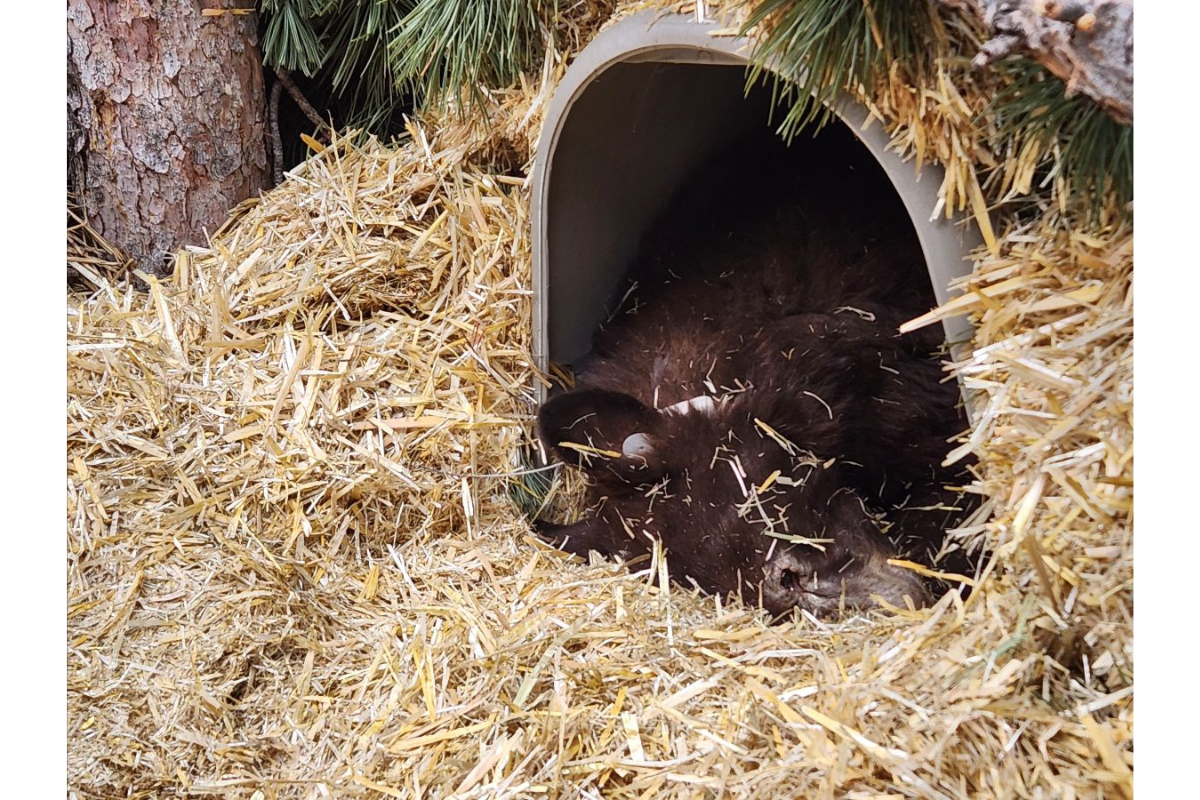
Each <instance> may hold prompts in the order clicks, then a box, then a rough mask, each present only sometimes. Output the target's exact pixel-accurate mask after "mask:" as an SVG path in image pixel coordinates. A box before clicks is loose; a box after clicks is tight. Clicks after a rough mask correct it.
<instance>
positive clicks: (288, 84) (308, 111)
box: [275, 69, 332, 131]
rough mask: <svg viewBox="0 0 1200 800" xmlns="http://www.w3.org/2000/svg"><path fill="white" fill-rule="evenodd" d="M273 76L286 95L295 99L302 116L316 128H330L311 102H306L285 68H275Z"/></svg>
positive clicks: (325, 129)
mask: <svg viewBox="0 0 1200 800" xmlns="http://www.w3.org/2000/svg"><path fill="white" fill-rule="evenodd" d="M275 77H276V78H278V79H279V83H280V85H282V86H283V88H284V89H286V90H287V93H288V95H290V96H291V98H292V100H294V101H296V105H298V106H300V110H301V111H303V112H304V116H306V117H308V118H309V119H310V120H312V123H313V124H314V125H316V126H317V130H322V131H328V130H332V128H330V127H329V123H328V122H326V121H325V120H323V119H321V115H320V113H318V111H317V110H316V109H315V108H313V106H312V103H310V102H308V100H307V98H305V96H304V95H303V94H301V93H300V89H299V88H297V86H296V84H295V83H294V82H293V81H292V77H291V76H290V75H289V74H288V72H287V70H285V69H277V70H275Z"/></svg>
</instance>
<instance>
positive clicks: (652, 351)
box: [538, 140, 965, 615]
mask: <svg viewBox="0 0 1200 800" xmlns="http://www.w3.org/2000/svg"><path fill="white" fill-rule="evenodd" d="M818 142H820V140H818ZM856 146H857V145H856V143H853V142H845V141H834V142H833V143H832V144H821V145H819V146H817V147H816V149H817V152H816V153H815V154H814V145H812V144H810V145H809V146H808V148H807V149H806V151H805V152H804V153H803V156H802V157H803V160H802V161H799V162H798V163H797V164H789V163H788V162H789V161H790V160H792V159H794V158H795V156H794V155H786V156H780V155H779V154H777V153H774V154H771V155H770V156H769V157H764V160H763V163H762V164H757V165H756V164H749V165H748V164H747V163H746V157H745V153H744V152H743V153H741V154H740V155H739V156H738V158H737V160H736V161H730V160H729V159H728V157H727V158H726V159H724V160H722V161H718V162H717V164H716V165H714V166H711V167H709V168H708V169H707V170H706V171H705V172H704V173H703V175H702V177H700V178H699V179H697V180H696V181H694V182H693V183H692V184H691V185H690V186H689V187H688V188H687V189H686V190H685V192H684V193H682V194H681V196H680V197H679V198H677V199H676V201H675V202H674V203H673V205H672V207H671V208H670V209H669V210H668V212H667V213H666V214H665V215H664V216H663V217H662V218H661V219H660V220H659V221H658V222H657V223H656V224H655V226H654V227H653V228H652V229H651V230H650V231H649V233H648V234H647V235H646V236H645V237H644V238H643V241H642V246H641V250H640V253H639V257H638V259H637V261H636V263H635V264H634V265H633V267H632V269H631V270H630V279H631V280H632V281H635V282H636V288H635V289H634V290H633V291H631V292H629V293H627V294H624V304H623V305H622V307H620V308H619V309H618V310H617V312H616V313H615V314H614V315H613V316H612V317H611V319H610V321H609V323H608V324H606V325H605V326H603V327H602V328H601V329H600V330H599V331H598V332H597V333H596V335H595V337H594V342H593V345H594V346H593V352H592V355H591V356H590V357H589V359H588V360H587V362H586V363H585V364H584V365H583V366H582V368H581V371H580V373H579V375H578V381H577V385H576V387H575V388H574V390H572V391H570V392H566V393H562V394H559V395H557V396H555V397H553V398H551V399H550V400H549V401H548V402H546V403H545V404H544V405H543V406H542V408H541V409H540V411H539V415H538V428H539V435H540V436H541V439H542V441H543V442H544V444H545V445H546V446H547V447H548V448H550V449H551V450H553V451H554V452H555V453H556V454H557V455H558V456H559V457H560V458H561V459H562V460H563V461H565V462H567V463H569V464H575V465H577V466H579V467H581V468H582V469H584V470H585V472H586V473H587V475H588V476H589V478H590V483H591V488H590V500H591V501H592V502H593V503H594V504H595V505H596V506H597V508H596V510H595V512H594V513H593V515H592V516H591V517H590V518H588V519H586V520H584V521H582V522H579V523H576V524H574V525H568V526H554V525H550V524H548V523H539V532H540V533H541V534H542V535H543V536H545V537H547V538H549V539H551V540H552V541H554V542H555V543H557V544H558V545H559V546H560V547H562V548H563V549H566V550H568V551H571V552H575V553H580V554H586V552H587V551H589V550H596V551H598V552H600V553H602V554H605V555H610V556H619V557H621V558H624V559H631V558H635V557H637V556H639V555H644V554H646V553H648V552H650V550H651V548H652V546H653V539H655V538H658V539H661V540H662V542H663V546H664V549H665V550H666V552H667V553H668V564H669V568H670V572H671V576H672V578H673V579H674V580H675V581H677V582H679V583H680V584H682V585H685V586H688V585H695V586H697V587H699V588H700V589H702V590H704V591H706V592H712V593H732V594H739V593H740V594H741V595H742V596H743V597H744V598H745V599H746V600H748V601H751V602H760V603H761V604H762V605H763V606H764V607H765V608H767V609H768V610H770V611H772V612H774V613H776V614H780V613H785V612H787V611H788V610H790V609H791V608H793V607H796V606H799V607H802V608H806V609H808V610H810V611H812V612H813V613H815V614H819V615H829V614H832V613H835V612H837V611H839V610H840V609H845V608H867V607H870V606H872V605H874V604H875V601H874V600H873V599H872V595H877V596H880V597H882V598H883V599H884V600H886V601H887V602H889V603H892V604H895V605H903V604H904V598H905V597H907V598H909V599H911V600H912V601H913V602H914V603H915V604H917V605H920V604H922V603H924V602H927V601H928V600H929V598H930V594H929V590H928V587H927V585H926V584H925V583H924V582H923V581H922V580H921V579H920V578H918V577H917V576H916V575H915V574H914V573H913V572H911V571H909V570H905V569H902V568H899V567H895V566H891V565H889V564H888V563H887V560H888V559H889V558H894V557H897V556H907V557H912V558H914V559H916V560H918V561H922V562H924V563H931V562H932V559H933V556H934V555H935V554H936V553H937V551H938V549H939V546H940V545H941V541H942V538H943V535H944V530H945V527H946V526H947V524H949V523H952V522H953V521H954V519H956V518H957V517H958V516H960V515H956V514H955V513H954V512H947V511H929V510H925V511H918V510H915V509H918V508H927V507H931V506H946V505H952V504H953V503H954V502H956V501H957V502H959V504H960V505H961V504H962V503H961V498H960V497H959V496H958V495H957V494H955V493H953V492H949V491H947V489H946V486H947V485H949V484H954V483H957V482H961V480H962V476H961V475H959V474H958V473H956V472H952V471H949V470H946V469H943V468H941V467H940V466H939V465H940V463H941V461H942V460H943V458H944V457H945V454H946V452H947V450H948V449H949V445H948V444H947V440H948V439H949V438H951V437H952V436H953V435H954V434H956V433H958V432H959V431H960V429H961V428H963V427H964V426H965V422H964V420H963V419H962V417H961V414H960V412H959V410H958V400H959V395H958V388H957V386H956V384H954V383H953V382H945V381H944V377H945V376H944V373H943V371H942V368H941V366H940V364H939V359H938V347H939V345H940V341H939V338H938V335H937V334H938V333H940V331H934V330H926V331H923V332H921V333H919V334H916V335H909V336H900V335H899V334H898V333H897V328H898V326H899V325H900V323H901V322H903V321H905V320H906V319H909V318H911V317H913V316H915V315H917V314H920V313H923V312H924V311H926V310H928V308H929V307H930V305H931V303H932V296H931V292H930V288H929V279H928V273H927V271H926V269H925V265H924V261H923V259H922V256H921V253H920V249H919V247H918V245H917V242H916V240H915V236H914V233H913V231H912V227H911V224H910V223H909V222H908V219H907V216H906V215H905V213H904V211H903V209H902V208H900V207H899V203H898V200H897V199H896V197H895V194H894V191H891V190H890V189H889V188H888V187H887V186H886V184H884V185H883V186H880V184H879V183H878V181H879V178H880V175H879V174H877V173H874V172H872V171H871V170H870V169H867V168H864V167H863V165H862V164H861V162H859V166H858V169H857V170H850V169H846V166H845V165H846V163H847V161H848V159H851V158H853V156H852V155H851V153H852V149H853V148H854V147H856ZM822 147H823V148H824V150H822V149H821V148H822ZM847 148H849V149H847ZM722 163H724V164H734V165H735V166H733V167H732V168H730V167H722V166H720V164H722ZM794 166H795V167H797V169H793V167H794ZM868 166H869V165H868ZM748 172H749V174H750V175H751V176H752V177H751V178H750V179H747V178H746V177H745V176H746V175H747V173H748ZM764 175H766V176H770V180H766V181H764V180H763V178H762V176H764ZM881 189H882V191H881ZM880 515H883V516H885V517H887V518H888V519H889V520H891V521H894V522H895V525H894V526H893V527H892V529H891V531H890V537H889V536H886V535H884V534H883V533H881V532H880V530H879V528H878V527H877V523H876V520H877V518H878V517H879V516H880Z"/></svg>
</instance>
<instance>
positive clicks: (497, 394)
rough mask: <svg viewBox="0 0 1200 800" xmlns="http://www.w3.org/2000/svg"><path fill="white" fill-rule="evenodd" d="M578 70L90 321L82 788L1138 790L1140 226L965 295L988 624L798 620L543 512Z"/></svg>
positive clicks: (350, 178)
mask: <svg viewBox="0 0 1200 800" xmlns="http://www.w3.org/2000/svg"><path fill="white" fill-rule="evenodd" d="M560 69H561V67H560V66H555V65H554V64H552V63H548V65H547V67H546V70H545V72H544V74H543V75H542V76H541V79H540V80H537V81H533V79H531V83H530V85H528V86H521V87H516V88H514V89H512V90H511V91H509V92H506V93H500V94H497V95H495V96H494V97H493V100H494V104H493V107H492V109H491V123H490V125H484V124H482V122H480V121H479V120H476V121H474V122H471V121H463V120H460V119H458V118H456V117H447V118H446V119H444V120H430V121H428V122H427V123H424V124H417V123H413V124H412V125H411V129H410V133H411V139H410V140H409V141H408V142H407V143H406V144H404V145H403V146H400V147H397V148H395V149H388V148H385V147H383V146H380V145H378V144H376V143H373V142H371V143H367V144H365V145H357V146H356V145H354V144H353V143H352V142H351V140H349V139H342V140H339V141H337V142H336V143H335V144H334V145H333V146H331V147H329V148H327V149H326V150H325V151H323V152H322V153H320V154H319V155H317V156H315V157H314V158H313V159H311V160H310V161H309V162H307V163H306V164H304V165H302V166H301V167H299V168H297V169H296V170H294V171H293V172H292V173H291V175H290V176H289V177H288V179H287V180H286V181H285V183H284V184H283V185H281V186H280V187H279V188H277V189H275V190H273V191H272V192H270V193H268V194H266V195H264V196H263V197H262V199H261V200H256V201H250V202H247V203H246V204H244V205H243V206H242V207H240V208H238V209H237V210H235V212H234V214H233V216H232V217H231V219H230V220H229V222H228V223H227V224H226V225H225V226H224V227H223V229H222V230H220V231H218V232H216V233H215V235H214V236H213V237H212V242H211V244H210V246H209V247H207V248H190V249H189V250H187V251H186V252H184V253H182V254H181V255H180V256H179V257H178V259H177V262H176V266H175V274H174V276H173V277H172V278H171V279H170V280H168V281H163V282H159V281H156V280H154V279H152V278H151V279H149V285H150V290H149V291H147V292H141V291H138V290H136V289H134V288H126V287H124V286H122V285H121V284H119V283H118V282H117V281H116V280H114V279H113V278H112V277H111V274H108V275H106V273H105V272H104V271H103V270H100V269H98V268H94V266H93V267H89V270H90V273H91V274H90V277H89V278H88V281H89V284H90V288H89V290H88V291H76V292H74V293H72V294H70V295H69V297H68V308H67V328H68V353H67V362H68V376H69V396H68V419H67V426H68V427H67V442H68V447H67V499H68V509H67V514H68V516H67V523H68V559H67V581H68V591H69V612H68V620H67V627H68V631H67V632H68V665H69V682H68V687H67V689H68V726H69V736H70V747H69V754H68V770H69V779H68V780H69V789H70V791H71V792H72V793H73V795H74V796H76V797H80V798H101V797H159V796H178V795H187V796H209V795H211V796H228V797H246V798H251V797H252V798H276V797H280V798H282V797H303V798H309V797H360V796H361V797H381V796H387V797H418V796H426V797H447V796H451V795H454V796H458V797H510V796H512V797H532V796H564V797H575V796H583V797H600V796H621V797H626V796H628V797H635V796H636V797H650V796H672V797H674V796H686V797H692V796H716V795H731V796H740V795H745V796H775V797H835V796H837V797H856V798H857V797H880V796H891V797H902V796H918V797H954V798H957V797H976V796H999V797H1073V796H1081V797H1085V796H1086V797H1092V796H1100V797H1121V796H1129V795H1130V794H1131V786H1132V783H1131V770H1132V737H1133V707H1132V687H1133V666H1132V564H1133V556H1132V539H1131V521H1132V453H1133V449H1132V448H1133V438H1132V282H1131V274H1132V234H1131V231H1130V230H1128V229H1126V228H1123V227H1120V226H1117V225H1105V224H1096V225H1091V226H1089V227H1087V228H1079V227H1078V226H1077V224H1076V223H1075V222H1073V220H1071V219H1070V218H1069V217H1064V216H1060V215H1059V213H1058V211H1056V210H1053V209H1048V210H1047V211H1046V212H1045V213H1044V214H1042V215H1041V217H1040V218H1038V219H1036V220H1034V221H1032V222H1028V221H1027V222H1023V223H1020V224H1018V223H1010V224H1008V225H1007V227H1006V228H1004V229H1003V230H1000V231H998V232H997V234H996V240H995V243H994V248H992V249H991V250H990V251H988V252H984V253H981V254H980V255H979V259H978V261H977V264H976V269H975V272H974V274H973V276H972V277H971V278H970V279H969V280H968V281H967V282H966V283H967V286H968V292H967V293H966V295H964V298H965V299H962V300H960V301H956V302H957V305H958V306H959V308H958V309H957V310H959V311H963V310H966V311H969V312H971V313H973V314H974V315H975V317H976V319H977V320H978V321H979V323H980V327H979V332H978V336H977V339H976V341H975V343H974V349H973V351H968V355H967V356H966V357H964V360H963V361H962V362H961V363H958V364H956V365H955V369H956V370H957V371H958V373H959V374H960V375H961V376H962V378H963V380H964V381H965V382H966V384H967V386H969V387H970V388H971V389H973V390H974V403H975V406H976V408H975V412H976V417H975V424H974V426H973V428H972V430H971V431H969V432H967V435H966V437H965V439H964V442H962V443H959V445H958V446H959V447H963V448H970V449H971V450H972V451H974V452H975V453H976V454H977V455H978V457H979V466H978V468H977V469H978V474H979V481H978V483H977V484H976V486H974V487H973V490H974V491H978V492H980V493H981V494H982V495H983V496H984V498H985V502H984V504H983V508H982V510H981V513H980V515H978V516H977V518H975V519H973V520H972V521H971V523H970V525H969V526H968V529H967V530H966V531H965V532H964V533H963V536H964V537H965V538H967V539H974V540H980V541H982V542H984V543H986V545H987V547H988V548H989V550H990V552H991V557H990V559H989V560H988V561H987V562H986V564H985V566H984V568H983V570H982V572H983V574H982V576H981V577H980V580H979V585H978V586H977V587H976V590H975V591H974V593H973V594H972V595H971V596H970V598H969V599H968V600H966V601H965V602H964V601H961V600H958V599H957V598H956V597H949V596H948V597H947V598H945V599H943V600H942V601H941V602H940V603H939V604H938V605H937V606H935V607H934V608H932V609H926V610H922V611H918V612H905V611H901V612H899V613H897V614H896V615H894V616H889V615H887V614H883V613H877V614H874V615H869V616H860V617H856V618H853V619H850V620H847V621H843V622H839V623H831V622H822V621H817V620H814V619H811V618H800V619H797V620H795V621H793V622H789V623H785V624H781V625H776V626H770V625H768V624H767V623H766V620H765V619H764V617H763V616H762V614H761V613H760V612H758V611H757V610H755V609H751V608H743V607H738V606H727V605H723V604H722V603H721V602H720V601H719V600H717V599H714V598H710V597H699V596H696V595H694V594H692V593H689V592H686V591H683V590H680V589H679V588H678V587H674V586H669V585H667V584H664V586H665V587H666V588H663V589H660V588H658V587H657V586H656V585H655V583H654V581H653V580H652V578H653V576H654V575H655V574H657V572H658V571H659V570H661V569H664V568H665V565H664V561H663V559H661V558H659V559H656V560H655V561H654V563H652V564H649V565H647V566H646V569H645V570H644V571H643V572H642V573H640V574H633V575H630V574H627V573H626V571H625V570H624V569H623V568H621V567H619V566H617V565H614V564H610V563H606V562H602V561H600V562H596V563H593V564H583V563H580V562H578V561H572V560H570V559H569V558H567V557H565V556H564V555H562V554H560V553H557V552H555V551H553V550H552V549H550V548H548V547H546V546H545V545H543V544H541V543H539V542H538V541H536V539H535V538H534V537H532V536H531V535H530V533H529V528H528V525H527V523H526V521H525V516H524V514H523V513H522V511H521V510H520V508H519V507H518V505H517V504H516V503H514V501H513V488H512V484H511V482H510V481H509V480H508V479H506V478H505V476H506V475H508V474H510V473H513V472H514V471H518V470H520V469H521V463H522V462H521V459H520V456H519V452H520V448H519V445H520V443H521V441H522V437H523V435H524V431H526V430H527V428H528V425H529V422H530V420H531V418H532V412H533V410H534V405H533V401H532V387H533V386H534V385H535V381H538V380H541V378H540V377H539V376H538V375H537V374H536V372H535V370H534V368H533V366H532V362H531V357H530V355H529V349H530V338H531V334H530V322H529V320H530V309H531V295H530V288H529V287H530V269H529V267H530V264H529V257H530V250H529V247H530V245H529V230H528V228H529V224H528V214H529V211H528V193H527V188H526V186H525V183H524V179H523V178H522V177H509V176H508V175H506V174H505V172H506V171H509V170H508V168H507V167H504V168H498V167H497V164H498V163H499V162H504V161H506V160H507V159H508V158H509V157H511V155H512V153H514V152H515V153H516V154H518V155H519V156H520V158H519V161H524V162H525V163H526V164H527V163H528V162H527V159H528V157H529V155H530V153H531V151H532V147H533V137H535V136H536V132H537V130H538V125H539V123H540V120H541V114H542V112H543V111H544V108H545V104H546V102H547V100H548V97H549V93H550V91H551V89H552V87H553V83H554V77H555V74H556V72H557V71H558V70H560ZM897 130H898V134H899V135H902V136H903V135H907V134H906V131H910V130H911V129H905V128H903V127H901V128H898V129H897ZM89 263H90V262H89ZM85 266H86V265H85Z"/></svg>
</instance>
